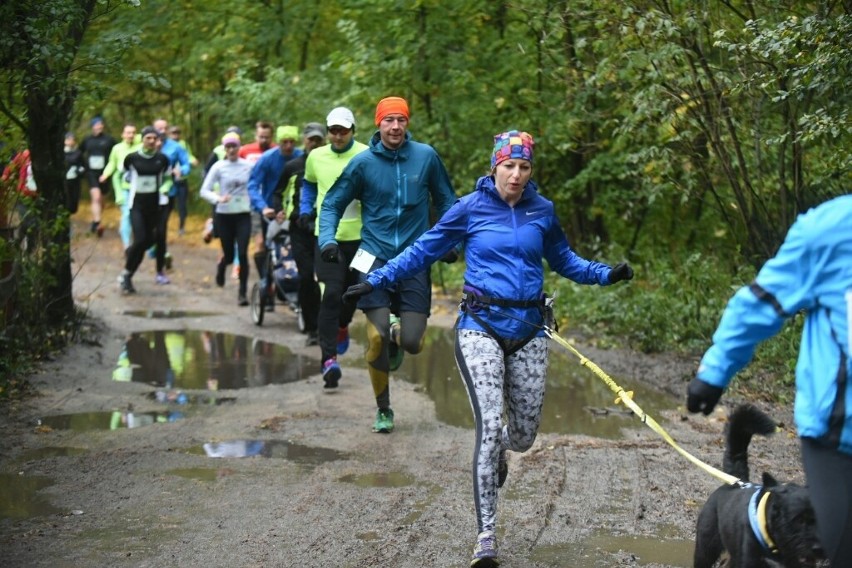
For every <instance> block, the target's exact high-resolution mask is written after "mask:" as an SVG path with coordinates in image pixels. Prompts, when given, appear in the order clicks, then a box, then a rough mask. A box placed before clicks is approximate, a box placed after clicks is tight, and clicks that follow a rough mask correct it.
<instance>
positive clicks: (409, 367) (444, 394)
mask: <svg viewBox="0 0 852 568" xmlns="http://www.w3.org/2000/svg"><path fill="white" fill-rule="evenodd" d="M350 332H351V336H352V339H353V341H355V342H357V343H358V344H359V345H361V346H364V345H366V327H365V325H364V324H357V325H353V326H350ZM454 338H455V335H454V331H453V330H452V329H442V328H438V327H433V326H430V327H428V328H427V330H426V337H425V340H424V347H423V351H422V352H421V353H419V354H418V355H415V356H411V355H407V354H406V356H405V358H404V359H403V362H402V366H401V367H400V368H399V370H398V371H396V372H395V373H393V376H394V377H397V378H400V379H403V380H405V381H408V382H411V383H414V384H416V385H418V386H420V387H421V388H422V391H423V392H425V393H426V394H427V395H428V396H429V397H430V398H431V399H432V400H433V401H434V403H435V411H436V413H437V416H438V419H439V420H441V421H442V422H444V423H446V424H450V425H452V426H459V427H463V428H472V427H473V417H472V416H471V411H470V402H469V401H468V397H467V391H466V390H465V388H464V384H463V383H462V380H461V377H460V375H459V372H458V368H457V367H456V362H455V358H454V356H453V355H452V354H453V353H454V352H455V347H454ZM550 346H551V349H550V366H549V369H548V372H547V392H546V395H545V398H544V408H543V409H542V421H541V427H540V428H539V431H540V432H543V433H557V434H586V435H591V436H596V437H599V438H609V439H617V438H621V437H622V435H623V433H622V428H625V427H631V426H635V427H636V428H639V427H641V424H640V423H639V421H638V420H637V419H636V418H635V417H634V416H633V415H632V414H631V413H630V411H629V410H627V409H625V408H624V406H622V405H615V403H614V401H615V394H613V392H612V391H611V390H610V389H609V387H608V386H606V385H605V384H604V383H603V381H601V380H600V379H599V378H598V377H597V376H595V375H594V373H592V372H591V371H590V370H589V369H587V368H585V367H582V366H581V365H580V364H579V363H578V362H577V359H576V358H574V357H573V356H572V355H571V354H570V353H567V352H565V351H564V349H562V348H561V347H559V346H558V345H557V344H556V343H553V342H551V344H550ZM346 364H347V365H352V366H354V367H358V368H362V369H363V368H366V363H365V362H364V359H363V357H359V358H357V359H353V360H351V361H347V363H346ZM604 371H606V369H604ZM613 380H615V382H616V383H618V384H619V385H621V386H622V387H623V388H624V389H626V390H632V391H634V399H635V400H636V402H637V403H638V404H639V406H641V407H642V409H643V410H645V412H647V413H648V414H649V415H651V416H654V417H656V416H659V411H660V410H661V409H666V408H671V407H672V406H673V405H674V404H676V401H675V400H674V398H673V397H672V396H671V395H669V394H667V393H664V392H660V391H657V390H655V389H652V388H650V387H647V386H645V385H642V384H628V383H626V382H624V381H622V380H620V379H619V377H613ZM391 396H393V393H391Z"/></svg>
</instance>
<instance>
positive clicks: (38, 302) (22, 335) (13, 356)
mask: <svg viewBox="0 0 852 568" xmlns="http://www.w3.org/2000/svg"><path fill="white" fill-rule="evenodd" d="M17 206H18V207H19V208H20V210H21V212H22V216H20V217H16V219H18V220H19V221H20V223H19V224H17V226H16V227H15V228H14V232H12V230H13V228H12V227H10V228H8V229H7V231H5V232H4V235H3V238H2V239H0V266H2V267H3V268H4V274H3V276H4V277H5V276H9V277H10V278H8V279H7V278H3V279H2V280H3V282H2V284H0V295H2V297H3V298H4V299H5V302H4V303H3V305H0V321H2V322H4V325H3V328H2V330H0V398H6V397H10V396H17V395H19V394H21V393H22V392H26V387H25V383H24V382H23V377H24V376H25V375H26V374H28V373H29V372H31V371H32V370H33V366H34V365H35V364H36V363H37V362H39V361H42V360H44V359H46V358H47V357H49V356H50V355H51V354H52V353H54V352H55V351H57V350H59V349H62V348H63V347H65V346H66V345H67V344H68V343H69V342H71V341H73V340H75V339H76V337H77V334H78V332H79V324H80V320H81V314H80V313H79V312H77V311H76V310H75V311H73V312H72V313H71V314H69V315H68V316H67V317H65V318H63V319H61V320H58V321H49V322H46V321H45V318H44V313H46V312H49V311H50V306H51V304H52V303H54V302H56V298H55V289H56V284H57V278H56V275H55V274H54V273H53V272H51V271H50V270H47V269H46V268H45V267H47V266H52V265H54V264H55V263H56V262H57V259H62V258H64V257H66V256H67V254H68V243H67V239H61V238H57V236H58V235H59V234H62V233H65V234H67V232H68V227H69V225H68V216H67V213H66V214H65V215H62V216H60V217H59V218H57V219H54V220H53V221H52V222H49V223H46V224H43V225H42V226H41V227H40V229H39V230H38V231H36V230H35V227H34V226H33V225H32V223H33V222H34V220H35V219H40V218H42V217H41V216H40V212H39V210H38V208H39V206H40V205H39V201H38V200H32V199H26V198H21V200H20V201H19V202H18V203H17ZM7 271H8V274H6V272H7ZM69 293H70V291H69Z"/></svg>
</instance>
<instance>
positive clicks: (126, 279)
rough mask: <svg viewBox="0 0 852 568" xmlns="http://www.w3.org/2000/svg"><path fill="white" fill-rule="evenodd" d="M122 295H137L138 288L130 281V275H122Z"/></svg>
mask: <svg viewBox="0 0 852 568" xmlns="http://www.w3.org/2000/svg"><path fill="white" fill-rule="evenodd" d="M121 293H122V294H125V295H128V294H135V293H136V288H134V287H133V282H131V281H130V275H129V274H122V275H121Z"/></svg>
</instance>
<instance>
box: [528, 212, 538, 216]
mask: <svg viewBox="0 0 852 568" xmlns="http://www.w3.org/2000/svg"><path fill="white" fill-rule="evenodd" d="M538 214H539V211H527V215H538Z"/></svg>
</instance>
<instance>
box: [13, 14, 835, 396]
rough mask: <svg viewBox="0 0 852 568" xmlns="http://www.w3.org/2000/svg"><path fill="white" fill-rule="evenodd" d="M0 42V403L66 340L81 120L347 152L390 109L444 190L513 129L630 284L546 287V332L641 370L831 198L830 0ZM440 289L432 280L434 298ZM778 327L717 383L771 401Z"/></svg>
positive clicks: (123, 28) (143, 17)
mask: <svg viewBox="0 0 852 568" xmlns="http://www.w3.org/2000/svg"><path fill="white" fill-rule="evenodd" d="M0 31H2V33H0V57H2V61H3V65H2V69H0V77H2V84H3V89H2V93H0V141H2V143H3V149H2V152H3V157H4V159H8V158H9V157H10V156H11V153H12V152H14V151H17V150H20V149H22V148H29V149H30V150H31V153H32V157H33V169H34V174H35V177H36V181H37V184H38V187H39V195H38V197H37V198H36V199H35V200H34V201H32V202H27V203H26V206H27V207H28V208H29V209H30V211H31V213H32V214H33V215H35V216H36V217H37V218H38V219H39V222H38V223H37V224H36V234H35V235H31V236H30V238H29V239H28V241H27V245H26V247H23V246H21V241H20V238H19V236H20V235H18V234H17V233H15V232H14V231H13V230H12V229H13V228H14V225H15V218H14V216H12V215H11V214H10V213H9V212H10V211H11V210H12V209H13V207H12V205H14V203H12V201H15V202H19V201H18V200H20V197H19V196H18V195H17V194H16V193H15V192H14V191H12V189H11V188H10V187H9V185H8V184H4V185H3V186H2V188H0V230H5V231H6V232H4V233H3V235H2V240H0V261H2V266H3V272H2V273H0V295H2V300H3V301H4V307H3V316H4V317H3V319H2V321H3V331H2V333H0V341H2V350H0V351H2V354H0V382H2V383H3V386H2V387H0V389H2V390H0V392H2V393H3V394H4V395H6V394H8V393H9V392H11V391H12V390H14V389H13V388H10V384H12V385H13V386H14V384H15V383H16V381H18V380H19V377H20V376H21V374H22V373H23V372H24V371H25V370H26V369H27V368H28V365H29V364H30V363H31V362H32V360H33V359H36V360H37V359H38V358H39V357H42V356H45V355H46V354H47V353H49V352H50V350H52V349H56V348H58V347H61V346H62V345H64V344H66V343H67V342H69V341H73V340H75V339H76V333H75V329H76V325H77V323H78V322H79V320H80V318H81V317H82V316H81V314H80V313H79V312H78V310H77V308H76V307H75V306H74V301H73V297H72V294H71V284H72V281H73V275H72V263H71V258H70V252H69V246H68V245H69V232H68V226H69V220H68V214H67V211H65V208H64V206H63V205H62V204H63V203H65V200H64V185H63V183H62V180H63V178H64V168H63V165H62V163H63V162H62V160H63V157H62V153H63V151H62V146H63V136H64V132H65V131H67V130H72V131H74V132H76V133H77V135H78V139H82V137H83V136H84V135H85V134H86V133H87V130H88V122H89V120H90V119H91V118H92V117H93V116H96V115H100V116H103V117H104V118H105V119H106V122H107V125H108V130H109V131H110V132H111V133H112V134H113V135H114V136H116V137H118V135H119V134H120V130H121V127H122V125H123V123H125V122H133V123H135V124H137V125H138V126H140V127H141V126H142V125H144V124H147V123H150V122H151V121H152V120H153V119H154V118H157V117H160V116H162V117H165V118H167V119H169V120H170V122H171V123H172V124H177V125H180V126H181V127H182V129H183V137H184V138H185V139H187V140H188V142H189V144H190V146H191V147H192V148H193V150H194V152H195V154H196V155H197V156H199V158H200V159H202V160H203V158H204V157H205V156H206V155H207V152H209V150H210V149H212V148H213V147H214V146H215V145H216V143H217V141H218V140H219V138H220V136H221V135H222V133H223V130H224V129H225V128H226V127H227V126H228V125H232V124H236V125H239V126H240V127H241V128H242V129H243V131H244V132H246V133H251V132H253V125H254V123H255V122H256V121H258V120H270V121H272V122H274V123H276V124H296V125H303V124H304V123H306V122H308V121H320V122H322V121H323V118H324V117H325V115H326V114H327V113H328V111H329V110H330V109H331V108H333V107H335V106H339V105H343V106H347V107H349V108H351V109H352V110H353V111H354V113H355V116H356V118H357V121H358V122H357V124H358V130H357V132H356V137H357V138H358V139H359V140H361V141H367V139H368V137H369V136H370V135H371V134H372V132H373V122H372V118H373V112H374V108H375V104H376V102H377V101H378V100H379V99H380V98H382V97H384V96H388V95H399V96H403V97H405V98H406V99H408V101H409V104H410V106H411V111H412V119H411V125H410V130H411V132H412V134H413V136H414V137H415V138H416V139H417V140H419V141H422V142H426V143H429V144H431V145H433V146H434V147H435V148H436V149H437V150H438V152H439V153H440V155H441V157H442V158H443V160H444V162H445V164H446V166H447V169H448V171H449V172H450V176H451V178H452V181H453V183H454V185H455V189H456V192H457V193H458V194H459V195H462V194H465V193H467V192H469V191H471V190H472V188H473V184H474V181H475V180H476V178H477V177H478V176H480V175H484V174H485V173H487V169H488V165H489V154H490V150H491V144H492V136H493V135H494V134H495V133H497V132H500V131H504V130H507V129H510V128H517V129H521V130H527V131H528V132H530V133H531V134H532V135H533V136H534V137H535V139H536V154H535V163H534V168H535V169H534V179H535V180H536V182H537V183H538V185H539V187H540V189H541V191H542V193H543V194H544V195H545V196H546V197H547V198H549V199H551V200H552V201H553V202H554V203H555V204H556V209H557V214H558V216H559V218H560V220H561V221H562V223H563V227H564V229H565V232H566V233H567V235H568V238H569V240H570V242H571V244H572V246H573V247H574V248H575V249H576V250H577V251H578V253H580V254H581V255H583V256H585V257H587V258H594V259H599V260H602V261H604V262H608V263H611V264H614V263H616V262H619V261H622V260H626V261H628V262H630V263H631V265H633V267H634V269H635V271H636V278H635V280H634V281H633V282H632V283H631V284H630V285H628V286H618V287H613V288H612V289H608V288H604V289H597V288H589V287H582V286H576V285H574V284H572V283H570V282H567V281H565V280H563V279H560V278H557V277H554V276H552V275H551V276H549V277H548V281H547V284H546V289H547V291H548V292H550V293H555V294H556V295H557V298H558V299H557V302H558V309H557V311H558V313H559V316H560V319H561V323H562V325H563V328H566V327H567V328H570V329H571V330H573V331H574V332H577V333H582V334H583V335H585V336H586V339H587V340H595V341H597V342H598V343H599V344H602V345H604V346H606V345H612V344H616V343H617V344H622V345H627V346H630V347H633V348H636V349H640V350H643V351H646V352H659V351H680V352H687V353H696V352H700V350H701V349H704V348H706V347H707V346H708V345H709V342H710V337H711V334H712V332H713V330H714V328H715V326H716V324H717V322H718V318H719V316H720V314H721V311H722V309H723V308H724V305H725V303H726V302H727V300H728V298H729V297H730V296H731V295H732V293H733V292H734V290H735V289H736V288H737V287H739V286H741V285H743V284H745V283H748V282H749V281H750V280H751V279H752V278H753V277H754V275H755V274H756V271H757V270H758V269H759V267H760V266H761V264H762V263H763V262H764V261H765V260H766V259H767V258H769V257H770V256H772V254H773V253H774V252H775V250H777V247H778V246H779V245H780V243H781V242H782V240H783V237H784V235H785V233H786V231H787V229H788V227H789V225H790V224H791V223H792V222H793V220H794V219H795V217H796V215H797V214H798V213H801V212H803V211H806V210H807V209H808V208H809V207H812V206H814V205H816V204H818V203H821V202H823V201H825V200H827V199H829V198H831V197H833V196H836V195H840V194H843V193H848V192H849V191H850V187H852V185H850V165H852V159H850V148H852V144H850V142H852V140H851V139H850V138H852V136H850V135H851V134H852V124H850V117H849V113H850V108H852V104H850V103H852V2H849V1H848V0H847V1H840V0H837V1H828V0H821V1H801V0H799V1H791V0H771V1H761V0H751V1H734V0H730V1H725V0H704V1H692V0H689V1H686V0H684V1H678V0H627V1H619V2H611V1H605V0H562V1H556V0H523V1H517V2H509V1H498V2H494V1H484V0H456V1H453V2H441V1H437V0H421V1H414V0H412V1H399V0H398V1H388V0H350V1H324V2H316V1H315V0H314V1H307V0H293V1H288V2H285V1H284V0H254V1H251V2H216V1H209V0H203V1H202V0H169V1H166V0H124V1H122V0H18V1H16V2H8V3H4V5H3V6H2V7H0ZM247 137H248V138H250V134H249V135H248V136H247ZM194 175H195V176H197V174H194ZM198 184H199V180H198V178H197V177H195V178H194V180H193V184H192V187H193V188H195V189H196V190H197V188H198ZM84 193H85V191H84ZM195 201H196V202H197V203H196V205H197V211H198V212H199V214H202V213H206V211H207V208H206V206H203V205H201V203H200V202H199V201H198V200H195ZM10 227H11V228H10ZM462 272H463V263H461V262H460V263H457V264H455V265H450V266H446V265H436V267H435V268H434V269H433V279H434V281H435V283H436V284H438V285H440V286H441V287H443V289H444V290H445V291H447V292H448V293H449V294H455V293H456V292H457V291H458V289H459V287H460V282H461V274H462ZM792 319H793V322H792V324H791V325H788V326H786V327H785V330H784V331H783V332H782V333H781V334H780V335H779V337H777V338H776V339H774V340H772V341H770V342H768V343H767V344H766V345H765V346H763V347H762V348H761V349H760V351H759V353H758V362H757V364H756V365H754V366H752V367H751V370H750V371H747V372H746V373H744V374H743V375H742V377H741V380H740V381H739V383H738V384H739V388H746V389H752V390H754V391H755V392H757V394H760V395H764V396H767V397H769V398H773V399H775V400H779V399H780V400H783V399H785V398H789V397H791V396H792V388H791V385H792V380H793V367H794V364H795V357H796V353H797V346H798V338H799V331H800V329H801V317H800V316H796V317H794V318H792Z"/></svg>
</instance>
